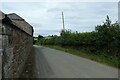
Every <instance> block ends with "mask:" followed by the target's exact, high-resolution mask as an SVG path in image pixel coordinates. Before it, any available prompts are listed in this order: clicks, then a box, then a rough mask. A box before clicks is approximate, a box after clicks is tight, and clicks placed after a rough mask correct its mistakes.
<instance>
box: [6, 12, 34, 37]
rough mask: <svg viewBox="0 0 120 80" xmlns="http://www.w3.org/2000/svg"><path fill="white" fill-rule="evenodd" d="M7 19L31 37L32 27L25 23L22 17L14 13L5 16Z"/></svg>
mask: <svg viewBox="0 0 120 80" xmlns="http://www.w3.org/2000/svg"><path fill="white" fill-rule="evenodd" d="M7 17H8V18H9V19H10V20H11V21H12V24H14V25H15V26H17V27H18V28H20V29H21V30H23V31H25V32H26V33H28V34H29V35H32V32H33V27H32V26H31V25H30V24H29V23H27V22H26V21H25V20H24V19H23V18H22V17H20V16H19V15H17V14H16V13H11V14H7Z"/></svg>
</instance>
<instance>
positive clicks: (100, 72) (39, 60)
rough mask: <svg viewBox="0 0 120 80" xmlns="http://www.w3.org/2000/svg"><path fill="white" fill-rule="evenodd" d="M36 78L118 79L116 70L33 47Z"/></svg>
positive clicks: (55, 51)
mask: <svg viewBox="0 0 120 80" xmlns="http://www.w3.org/2000/svg"><path fill="white" fill-rule="evenodd" d="M34 50H35V53H34V54H35V63H34V70H33V71H34V72H33V74H34V77H36V78H118V70H117V69H115V68H112V67H109V66H106V65H103V64H100V63H97V62H94V61H91V60H89V59H85V58H82V57H78V56H75V55H72V54H69V53H66V52H63V51H59V50H55V49H50V48H46V47H43V46H36V45H35V46H34Z"/></svg>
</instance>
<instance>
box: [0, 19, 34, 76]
mask: <svg viewBox="0 0 120 80" xmlns="http://www.w3.org/2000/svg"><path fill="white" fill-rule="evenodd" d="M21 27H26V29H25V31H24V29H21V28H19V27H18V26H16V25H14V24H13V23H12V21H10V22H7V21H4V22H2V24H1V25H0V31H1V32H0V46H1V47H0V54H2V58H0V61H1V60H2V65H1V67H2V68H0V69H2V70H1V72H2V75H1V76H2V77H3V78H19V77H20V74H21V72H22V71H23V69H24V66H25V62H26V60H27V58H28V55H29V54H30V53H31V50H32V46H33V28H32V27H27V26H21ZM0 64H1V63H0Z"/></svg>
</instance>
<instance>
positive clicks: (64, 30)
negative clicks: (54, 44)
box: [62, 12, 65, 31]
mask: <svg viewBox="0 0 120 80" xmlns="http://www.w3.org/2000/svg"><path fill="white" fill-rule="evenodd" d="M62 23H63V30H64V31H65V23H64V14H63V12H62Z"/></svg>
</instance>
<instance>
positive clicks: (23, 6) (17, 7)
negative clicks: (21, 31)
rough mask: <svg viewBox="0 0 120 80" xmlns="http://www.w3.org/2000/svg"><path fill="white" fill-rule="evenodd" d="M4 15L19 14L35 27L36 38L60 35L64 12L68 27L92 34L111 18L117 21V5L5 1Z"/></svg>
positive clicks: (3, 4)
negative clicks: (62, 13)
mask: <svg viewBox="0 0 120 80" xmlns="http://www.w3.org/2000/svg"><path fill="white" fill-rule="evenodd" d="M0 10H2V11H3V12H4V13H7V14H8V13H17V14H18V15H20V16H21V17H22V18H24V19H25V20H26V21H27V22H28V23H30V24H31V25H32V26H33V28H34V36H38V35H39V34H40V35H43V36H47V35H59V34H60V31H61V29H62V20H61V12H62V11H63V12H64V16H65V28H66V29H71V30H72V31H78V32H89V31H93V30H94V29H95V26H96V25H97V24H102V23H103V21H105V19H106V15H109V16H110V18H111V20H112V22H115V21H117V20H118V3H117V2H2V3H1V7H0Z"/></svg>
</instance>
